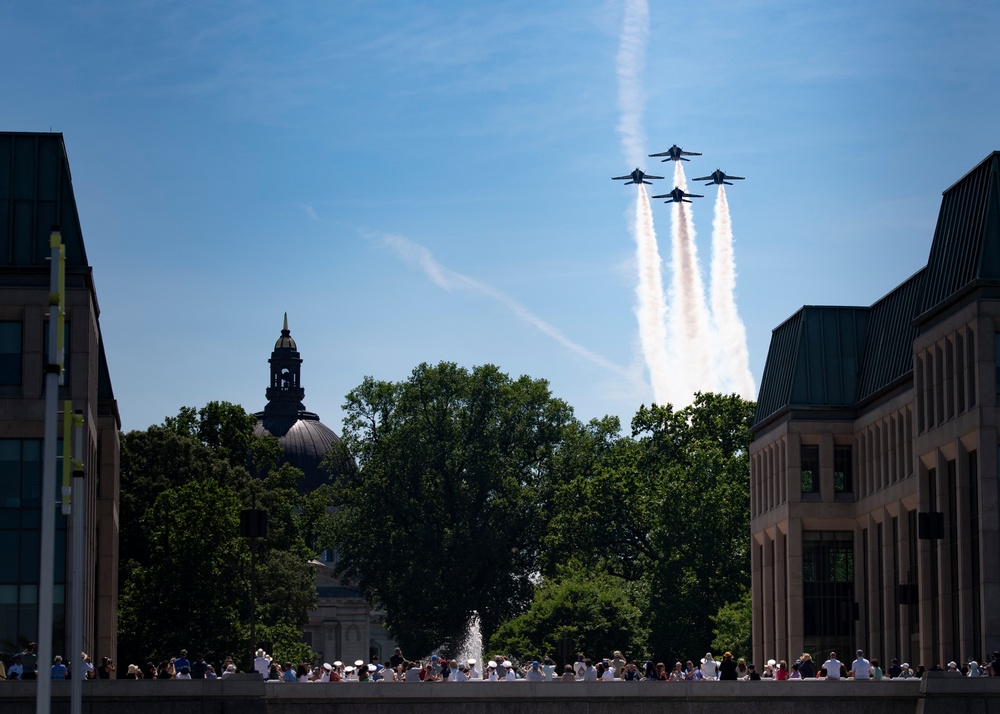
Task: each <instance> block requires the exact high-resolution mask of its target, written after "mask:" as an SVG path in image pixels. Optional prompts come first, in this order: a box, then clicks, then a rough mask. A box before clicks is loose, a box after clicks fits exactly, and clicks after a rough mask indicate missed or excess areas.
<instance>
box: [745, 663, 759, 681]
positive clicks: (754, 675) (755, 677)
mask: <svg viewBox="0 0 1000 714" xmlns="http://www.w3.org/2000/svg"><path fill="white" fill-rule="evenodd" d="M747 671H748V672H749V675H748V676H749V679H750V681H751V682H759V681H760V675H759V674H757V668H756V667H754V666H753V665H752V664H748V665H747Z"/></svg>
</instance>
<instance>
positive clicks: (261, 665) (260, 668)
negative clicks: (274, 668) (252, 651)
mask: <svg viewBox="0 0 1000 714" xmlns="http://www.w3.org/2000/svg"><path fill="white" fill-rule="evenodd" d="M256 654H257V656H256V657H254V660H253V668H254V670H255V671H257V672H260V676H261V677H263V678H264V679H267V670H269V669H270V668H271V658H270V657H268V656H267V652H265V651H264V650H262V649H259V650H257V653H256Z"/></svg>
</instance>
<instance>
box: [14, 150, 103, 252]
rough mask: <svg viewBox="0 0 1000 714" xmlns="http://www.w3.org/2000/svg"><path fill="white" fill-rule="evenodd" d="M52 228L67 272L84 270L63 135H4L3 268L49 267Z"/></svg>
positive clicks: (77, 215) (78, 220)
mask: <svg viewBox="0 0 1000 714" xmlns="http://www.w3.org/2000/svg"><path fill="white" fill-rule="evenodd" d="M53 226H59V227H60V229H61V231H62V239H63V243H64V244H65V245H66V266H67V268H74V267H77V268H81V267H86V266H87V253H86V251H85V250H84V247H83V234H82V232H81V230H80V216H79V214H78V213H77V210H76V199H75V198H74V196H73V181H72V178H71V176H70V173H69V161H68V159H67V158H66V145H65V144H64V143H63V135H62V134H40V133H14V132H0V267H4V266H12V267H18V268H26V267H45V266H46V265H47V262H46V258H47V257H48V256H49V234H50V233H51V231H52V227H53Z"/></svg>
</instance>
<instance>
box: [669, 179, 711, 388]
mask: <svg viewBox="0 0 1000 714" xmlns="http://www.w3.org/2000/svg"><path fill="white" fill-rule="evenodd" d="M674 186H676V187H677V188H679V189H681V190H682V191H684V192H687V177H686V176H685V175H684V168H683V167H682V166H681V162H680V161H677V162H675V164H674ZM672 229H673V230H672V232H671V237H672V243H671V249H672V250H671V263H672V264H673V282H672V284H671V291H670V304H671V307H672V309H671V311H670V316H669V326H670V346H671V352H670V357H671V359H672V360H673V361H674V364H676V365H677V369H676V377H675V378H676V380H677V382H678V384H677V393H678V395H679V398H678V400H677V401H675V402H674V406H686V405H688V404H690V403H691V402H692V401H693V397H694V393H695V392H697V391H703V392H707V391H714V390H715V389H716V384H715V377H714V372H715V370H714V368H713V359H712V354H711V349H710V346H709V345H710V341H711V329H712V328H711V320H710V317H709V313H708V306H707V305H706V304H705V287H704V283H703V282H702V279H701V270H700V268H699V266H698V248H697V246H696V245H695V242H694V237H695V233H694V221H693V219H692V217H691V212H690V211H689V210H688V205H687V204H685V203H681V202H678V203H675V204H674V205H673V225H672Z"/></svg>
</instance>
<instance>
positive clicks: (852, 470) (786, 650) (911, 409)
mask: <svg viewBox="0 0 1000 714" xmlns="http://www.w3.org/2000/svg"><path fill="white" fill-rule="evenodd" d="M998 167H1000V153H997V152H994V153H993V154H991V155H990V156H988V157H987V158H986V159H985V160H984V161H983V162H982V163H980V164H979V165H978V166H976V167H975V168H974V169H973V170H972V171H970V172H969V173H968V174H967V175H966V176H965V177H963V178H962V179H961V180H960V181H959V182H958V183H956V184H955V185H954V186H952V187H951V188H949V189H948V190H947V191H945V192H944V195H943V199H942V202H941V211H940V214H939V217H938V223H937V228H936V230H935V233H934V239H933V242H932V244H931V250H930V256H929V258H928V262H927V266H926V267H925V268H923V269H921V270H920V271H918V272H917V273H916V274H914V275H913V276H911V277H910V278H909V279H907V280H906V281H904V282H903V283H902V284H901V285H899V286H897V287H896V288H894V289H893V290H892V291H890V292H889V293H888V294H887V295H885V297H883V298H881V299H880V300H879V301H878V302H876V303H875V304H873V305H871V306H868V307H825V306H824V307H817V306H805V307H803V308H802V309H800V310H799V311H798V312H797V313H795V314H794V315H793V316H792V317H790V318H789V319H788V320H787V321H785V322H784V323H783V324H781V325H779V326H778V327H776V328H775V329H774V331H773V333H772V337H771V346H770V349H769V351H768V356H767V362H766V365H765V368H764V375H763V379H762V382H761V389H760V395H759V398H758V403H757V412H756V414H755V417H754V424H753V427H752V435H753V442H752V444H751V447H750V482H751V516H752V532H753V550H752V577H753V613H754V617H753V642H754V655H753V656H754V658H755V659H756V660H759V661H760V660H766V659H769V658H772V657H773V658H776V659H787V660H789V661H793V660H794V659H795V658H796V657H798V655H799V654H800V653H802V652H804V651H805V652H810V653H811V654H812V655H813V656H814V657H816V656H819V657H820V661H823V660H824V659H826V655H827V653H828V652H829V651H830V650H836V651H837V652H838V653H839V655H840V659H841V660H844V661H847V662H850V661H851V660H852V659H853V658H854V655H853V653H854V651H855V649H857V648H862V649H864V651H865V653H866V655H867V656H869V657H877V658H879V659H880V660H881V661H882V664H883V667H886V666H887V665H888V661H889V660H890V659H891V658H892V657H898V658H899V659H900V660H901V661H903V660H905V661H907V662H908V663H910V664H911V665H912V666H914V667H915V666H916V665H917V664H924V665H925V666H926V667H927V668H928V669H929V668H930V667H931V666H932V665H933V664H935V663H940V664H945V663H947V662H948V661H950V660H956V661H959V662H962V661H966V662H967V661H968V658H974V659H977V660H979V661H983V659H984V658H985V657H986V656H987V655H988V654H989V653H991V652H993V651H994V650H997V649H1000V612H998V610H997V608H996V607H995V603H997V602H1000V558H998V557H997V549H996V544H997V538H998V535H1000V531H998V514H997V505H998V489H997V465H998V464H997V445H998V433H997V430H998V427H1000V408H998V407H1000V402H998V395H1000V369H998V365H1000V182H998ZM934 514H937V515H934ZM921 536H924V537H921ZM963 658H964V659H963Z"/></svg>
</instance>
